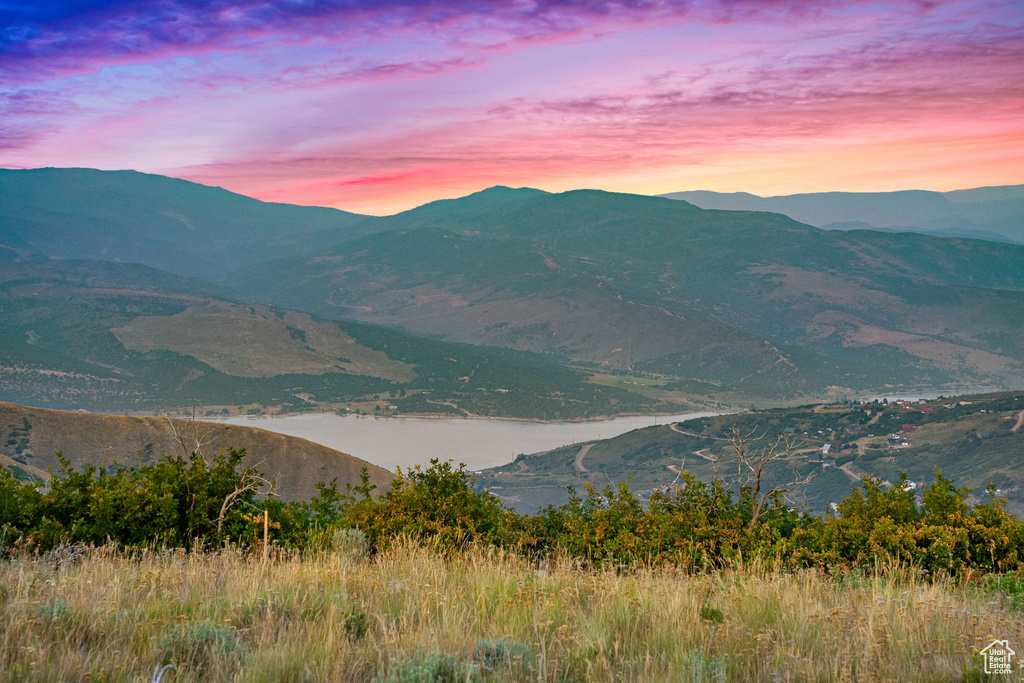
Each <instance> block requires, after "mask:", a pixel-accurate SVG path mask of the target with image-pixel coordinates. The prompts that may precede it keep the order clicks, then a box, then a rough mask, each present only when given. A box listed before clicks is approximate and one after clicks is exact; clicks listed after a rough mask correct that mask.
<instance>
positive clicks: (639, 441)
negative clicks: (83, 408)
mask: <svg viewBox="0 0 1024 683" xmlns="http://www.w3.org/2000/svg"><path fill="white" fill-rule="evenodd" d="M960 401H965V402H968V403H969V404H970V405H960ZM946 406H953V407H951V408H947V407H946ZM879 408H880V407H879V406H874V405H858V406H852V405H849V404H838V405H817V406H801V407H796V408H780V409H775V410H762V411H754V412H747V413H741V414H737V415H722V416H719V417H713V418H702V419H700V420H691V421H689V422H685V423H681V424H677V425H673V426H669V425H665V426H658V427H649V428H646V429H638V430H634V431H632V432H629V433H627V434H623V435H621V436H618V437H615V438H613V439H606V440H604V441H599V442H595V443H594V444H593V445H592V446H591V448H590V449H589V450H588V452H587V454H586V457H585V458H584V461H583V466H584V467H585V468H586V469H587V470H588V471H586V472H580V471H578V470H577V469H576V467H575V465H574V463H575V460H576V456H577V454H578V453H579V451H580V448H581V447H582V446H581V445H575V446H572V447H566V448H561V449H556V450H554V451H550V452H548V453H541V454H535V455H530V456H520V458H519V459H518V460H517V461H516V463H514V464H513V465H510V466H505V467H502V468H495V469H492V470H488V471H487V472H485V474H483V475H481V476H480V477H478V484H479V485H481V486H489V487H491V488H492V490H494V492H495V494H497V495H499V496H500V497H502V498H503V499H504V500H505V501H506V502H508V503H509V504H510V505H512V506H513V507H516V508H517V509H519V510H520V511H525V512H528V511H530V510H533V509H536V508H537V507H540V506H543V505H546V504H547V503H550V502H555V503H561V502H564V501H565V500H566V499H567V497H568V496H567V493H566V491H565V487H566V486H569V485H571V486H576V487H577V488H578V487H580V486H582V484H584V483H586V482H589V483H591V484H593V485H594V486H597V487H599V488H601V487H603V486H605V485H607V484H608V483H609V482H610V481H619V480H624V479H626V478H627V477H629V476H630V475H633V477H634V479H633V488H634V489H637V490H640V491H650V490H651V489H652V488H654V487H656V486H666V485H669V484H671V483H672V482H673V481H674V480H675V479H676V475H677V470H676V469H673V468H680V467H685V469H687V470H689V471H691V472H693V473H694V474H696V475H697V476H699V477H700V478H701V479H704V480H711V479H713V478H714V477H715V476H719V477H721V478H723V479H724V480H726V481H731V480H732V479H735V467H736V465H735V455H734V451H733V449H732V446H731V443H730V441H729V438H730V436H731V433H730V432H731V428H732V427H733V426H734V425H735V426H737V427H739V428H740V429H741V430H742V431H743V432H744V433H747V434H749V433H755V434H758V435H763V436H764V437H765V438H766V439H767V440H771V439H772V438H774V437H776V436H781V435H784V434H785V433H786V430H793V433H792V434H791V435H790V440H791V443H792V445H793V447H792V451H793V455H792V457H790V458H788V459H787V460H785V461H783V462H781V463H779V464H778V465H776V466H775V467H774V468H771V469H769V479H770V480H771V479H774V480H776V481H778V480H785V481H790V480H793V479H795V478H799V477H803V476H807V475H810V474H813V475H814V476H815V478H814V480H813V481H812V482H811V484H810V485H809V486H807V487H806V488H805V489H804V490H803V491H802V492H801V494H800V496H799V497H797V498H795V499H794V502H795V503H798V504H805V505H808V506H810V507H811V508H813V509H814V510H816V511H818V512H824V510H825V508H826V507H827V505H828V504H829V503H830V502H838V501H839V500H841V499H842V498H843V497H845V496H846V495H848V494H849V493H850V491H851V490H852V489H853V487H854V486H857V485H858V483H859V480H860V478H861V477H862V476H863V475H865V474H868V475H871V476H876V477H880V478H882V479H883V480H887V481H890V482H891V481H896V480H897V479H898V477H899V474H900V472H906V473H907V475H908V476H909V478H910V479H911V480H912V481H917V482H921V481H924V480H926V479H930V478H931V474H932V470H933V468H934V467H940V468H941V469H942V470H943V472H944V473H945V474H946V475H947V476H950V477H952V478H953V479H954V480H955V481H957V482H958V483H959V484H960V485H963V486H970V487H973V488H974V489H975V495H976V496H978V497H979V498H981V499H984V488H985V487H986V486H987V485H988V484H989V483H990V482H991V483H994V484H996V486H997V487H999V490H1000V495H1001V496H1003V497H1005V498H1006V499H1007V501H1008V504H1009V509H1010V510H1011V511H1012V512H1014V513H1015V514H1018V515H1020V514H1024V474H1022V472H1024V428H1021V429H1019V430H1018V431H1017V432H1013V431H1012V427H1013V426H1014V425H1015V424H1016V418H1017V416H1018V415H1019V414H1020V411H1022V410H1024V393H1020V392H1017V393H1002V394H991V395H984V396H968V397H962V398H958V399H955V400H954V399H943V400H935V401H928V402H925V403H913V404H909V405H895V404H894V405H893V406H890V407H886V408H885V409H884V410H880V409H879ZM924 409H929V410H930V411H931V412H929V413H924V412H922V411H923V410H924ZM981 411H986V412H981ZM904 425H910V426H909V427H907V429H906V431H903V428H904ZM676 430H679V431H676ZM819 431H820V433H819ZM680 432H685V433H680ZM893 432H901V433H902V435H903V436H904V437H905V438H906V439H907V440H908V441H909V442H910V444H911V445H910V447H907V448H897V449H891V448H889V447H888V444H887V437H888V436H889V434H891V433H893ZM979 434H980V436H979ZM869 435H870V436H869ZM826 443H829V444H833V449H834V450H833V452H832V453H830V454H829V455H828V456H824V459H825V460H828V461H832V460H834V461H835V464H836V465H837V467H825V466H823V465H822V463H821V462H809V460H817V461H820V460H821V459H822V458H823V456H822V455H821V447H822V446H823V445H824V444H826ZM684 459H685V464H684ZM842 465H846V471H843V470H840V469H839V467H838V466H842ZM499 471H500V472H501V474H498V472H499Z"/></svg>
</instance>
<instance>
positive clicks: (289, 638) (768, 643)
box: [0, 548, 1024, 683]
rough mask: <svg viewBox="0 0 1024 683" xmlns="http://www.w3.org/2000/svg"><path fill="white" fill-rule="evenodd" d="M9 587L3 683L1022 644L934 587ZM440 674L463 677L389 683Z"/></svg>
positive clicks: (785, 668)
mask: <svg viewBox="0 0 1024 683" xmlns="http://www.w3.org/2000/svg"><path fill="white" fill-rule="evenodd" d="M211 579H214V580H211ZM0 587H2V590H0V680H2V681H18V680H26V679H29V678H31V679H33V680H40V681H66V680H79V679H82V680H105V681H112V682H119V681H131V680H142V679H146V680H148V679H149V677H150V676H151V674H152V672H153V670H154V667H157V666H159V665H160V664H162V663H164V662H165V661H167V660H169V659H170V660H173V661H174V662H175V663H176V664H177V666H178V669H177V671H172V672H168V674H167V675H165V677H164V680H167V679H168V677H169V678H170V680H173V681H180V682H182V683H184V682H187V681H211V682H219V681H270V680H274V681H301V680H317V681H345V682H368V681H374V680H377V681H388V680H390V681H426V680H445V681H456V680H458V681H462V680H467V679H466V672H467V671H468V670H469V669H470V668H471V667H472V668H475V669H476V671H477V672H478V673H479V676H480V677H479V678H477V679H475V680H487V681H513V682H516V683H520V682H522V683H525V682H526V681H530V682H537V681H543V682H548V681H550V682H552V683H555V682H559V681H564V682H568V681H573V682H577V681H578V682H581V683H582V682H583V681H594V682H604V681H637V682H638V683H639V682H648V681H649V682H654V681H725V680H728V681H761V680H763V681H775V680H799V681H803V680H820V681H826V680H858V681H860V680H863V681H881V680H888V681H911V680H927V681H954V680H962V679H963V680H983V679H982V678H981V677H977V678H963V676H964V674H965V672H967V671H968V670H970V669H972V668H976V667H977V665H978V662H979V661H980V660H978V659H973V658H972V653H973V652H977V651H978V650H981V649H982V648H984V647H986V646H987V645H988V644H989V643H990V642H991V641H992V640H993V639H994V638H996V637H998V638H1000V639H1008V640H1009V641H1010V644H1011V646H1017V643H1020V642H1024V618H1022V616H1021V614H1020V612H1016V611H1013V610H1011V609H1010V608H1009V606H1008V605H1007V604H1005V603H1001V602H1000V601H997V600H993V599H992V595H991V594H990V593H987V592H983V591H981V590H980V589H978V588H977V587H974V586H972V585H969V584H968V585H964V584H960V585H958V584H955V583H952V582H949V581H943V580H941V579H940V580H937V581H935V582H933V583H924V582H922V581H921V580H920V579H913V578H900V577H882V578H871V579H866V578H859V579H858V578H857V577H852V578H850V579H848V580H846V581H841V580H835V579H832V578H829V577H825V576H823V575H822V574H821V573H820V572H796V573H772V572H770V571H767V570H764V569H762V568H759V567H751V568H745V569H744V568H740V569H731V570H722V571H719V572H714V573H711V574H704V575H687V574H684V573H680V572H675V571H671V570H658V571H651V570H636V571H633V572H618V571H616V570H608V571H604V572H589V571H582V570H580V569H578V568H576V567H574V566H572V565H570V564H568V563H565V564H562V563H553V564H551V565H549V566H546V567H545V568H544V569H543V570H541V571H538V570H537V568H536V566H535V565H534V564H532V563H528V562H525V561H521V560H516V559H514V558H507V557H502V556H500V555H495V554H494V553H491V554H487V555H483V554H477V553H471V554H469V555H467V556H465V557H460V558H457V559H455V560H452V561H449V562H445V561H444V560H442V559H441V558H439V557H438V556H436V555H432V554H430V553H428V552H425V551H422V550H418V549H415V548H399V549H396V550H394V551H391V552H389V553H387V554H384V555H382V556H380V557H377V558H376V559H374V560H372V561H371V560H366V559H362V558H358V557H354V556H352V555H342V554H336V553H334V554H324V555H320V556H317V557H310V558H307V559H300V558H298V557H286V558H282V559H280V560H277V561H272V562H270V563H268V564H263V563H260V562H259V561H258V560H253V559H251V558H248V557H245V556H239V555H236V554H233V553H231V552H221V553H194V554H190V555H187V556H182V555H180V554H176V553H166V554H158V553H148V554H145V555H143V556H141V557H139V556H137V555H135V556H131V557H124V556H121V555H119V554H118V553H117V552H116V551H110V550H109V549H105V548H101V549H98V550H92V551H86V553H85V555H84V557H82V558H81V559H80V560H79V561H76V562H67V563H59V562H54V561H51V560H49V559H42V558H35V557H25V558H17V559H16V560H15V561H13V562H7V563H3V564H0ZM353 614H356V615H363V616H362V618H359V617H356V618H353V617H352V616H351V615H353ZM951 615H956V618H950V616H951ZM359 624H362V627H361V628H360V626H359ZM499 640H503V641H504V645H505V646H506V647H507V648H509V649H511V650H512V653H513V654H515V655H517V656H518V659H511V658H509V659H505V658H503V657H501V656H500V653H499V652H498V651H496V648H495V646H494V644H493V643H494V642H495V641H499ZM488 643H490V644H491V645H489V646H488ZM431 654H434V655H435V657H436V656H437V655H447V656H449V657H451V661H452V662H454V666H455V667H457V668H458V669H461V671H462V673H461V675H459V674H458V673H453V674H450V675H449V676H448V677H441V676H440V675H439V677H437V678H434V677H431V676H428V675H425V672H424V673H421V676H420V677H406V678H400V677H398V672H399V671H402V670H404V671H405V672H406V676H409V669H410V668H412V667H416V666H419V667H420V669H421V671H422V670H424V669H427V667H425V666H423V662H424V660H425V659H427V658H428V657H429V656H430V655H431ZM434 661H437V660H436V659H435V660H434ZM427 670H429V669H427ZM378 674H379V677H378ZM389 675H390V676H392V678H388V676H389ZM1013 680H1016V679H1015V678H1014V679H1013Z"/></svg>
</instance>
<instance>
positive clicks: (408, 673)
mask: <svg viewBox="0 0 1024 683" xmlns="http://www.w3.org/2000/svg"><path fill="white" fill-rule="evenodd" d="M479 680H481V679H480V674H479V672H478V671H477V669H476V667H474V666H473V665H472V664H470V663H468V662H466V661H465V660H463V659H460V658H458V657H456V656H454V655H450V654H446V653H441V652H431V653H429V654H426V655H419V656H414V657H407V658H405V659H393V660H391V673H389V674H387V675H386V676H385V675H384V673H383V672H381V673H379V674H378V675H377V683H467V682H472V681H479Z"/></svg>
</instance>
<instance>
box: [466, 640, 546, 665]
mask: <svg viewBox="0 0 1024 683" xmlns="http://www.w3.org/2000/svg"><path fill="white" fill-rule="evenodd" d="M475 659H476V661H477V662H479V664H480V668H482V669H484V670H486V671H504V672H509V673H512V672H516V673H523V672H526V671H529V670H530V668H531V667H533V665H534V664H535V663H536V660H537V655H536V654H535V653H534V651H533V647H532V646H531V645H529V644H528V643H524V642H522V641H521V640H515V639H512V638H501V639H499V640H478V641H477V643H476V649H475Z"/></svg>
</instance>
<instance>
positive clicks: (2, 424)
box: [0, 403, 394, 500]
mask: <svg viewBox="0 0 1024 683" xmlns="http://www.w3.org/2000/svg"><path fill="white" fill-rule="evenodd" d="M197 446H198V449H199V450H200V451H202V452H203V453H204V454H206V455H214V454H216V453H217V452H218V450H219V449H221V448H225V449H227V448H234V449H245V451H246V458H245V460H244V461H243V465H244V466H246V467H256V468H257V469H258V470H260V471H261V472H263V473H264V475H265V476H266V477H267V478H268V479H271V480H274V481H276V483H277V491H278V493H279V494H280V495H281V497H282V498H283V499H284V500H308V499H309V498H310V497H312V496H314V495H316V492H317V489H316V485H317V484H318V483H320V482H330V481H331V480H332V479H335V478H336V479H337V480H338V485H339V486H340V487H341V488H342V489H344V488H345V485H346V484H352V485H353V486H355V485H358V484H359V481H360V473H361V472H362V470H363V468H365V469H366V470H367V472H368V473H369V475H370V481H371V482H372V483H374V484H376V485H377V487H378V488H379V489H380V490H386V489H387V487H388V486H389V485H390V482H391V480H392V478H393V477H394V475H393V474H391V473H390V472H388V471H387V470H384V469H382V468H380V467H377V466H376V465H372V464H370V463H368V462H366V461H364V460H361V459H359V458H357V457H355V456H352V455H349V454H347V453H342V452H340V451H335V450H333V449H331V448H327V447H326V446H321V445H320V444H316V443H313V442H311V441H306V440H305V439H300V438H298V437H294V436H285V435H283V434H277V433H274V432H268V431H265V430H262V429H256V428H253V427H239V426H235V425H226V424H217V423H213V422H201V421H199V422H195V421H186V420H178V419H174V420H171V419H167V418H158V417H122V416H119V415H96V414H91V413H81V412H66V411H62V410H47V409H43V408H29V407H27V406H20V405H15V404H12V403H0V465H4V466H6V467H8V468H9V469H10V470H11V471H13V472H14V473H15V475H16V476H18V477H19V478H22V479H26V480H31V479H39V478H47V477H48V476H49V471H48V468H57V467H58V465H59V463H58V461H57V457H56V453H57V452H58V451H62V452H63V455H64V457H65V458H67V459H68V460H70V461H71V464H72V465H73V466H74V467H76V468H80V467H81V466H82V465H85V464H87V463H88V464H92V465H103V464H109V465H112V464H114V463H118V464H121V465H125V466H136V467H137V466H140V465H148V464H151V463H153V462H156V461H157V460H159V459H160V458H162V457H164V456H166V455H187V454H189V453H191V451H192V450H195V449H196V448H197ZM183 451H187V452H184V453H183Z"/></svg>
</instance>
